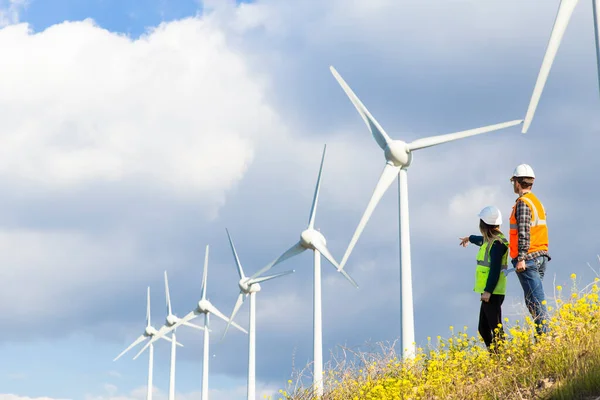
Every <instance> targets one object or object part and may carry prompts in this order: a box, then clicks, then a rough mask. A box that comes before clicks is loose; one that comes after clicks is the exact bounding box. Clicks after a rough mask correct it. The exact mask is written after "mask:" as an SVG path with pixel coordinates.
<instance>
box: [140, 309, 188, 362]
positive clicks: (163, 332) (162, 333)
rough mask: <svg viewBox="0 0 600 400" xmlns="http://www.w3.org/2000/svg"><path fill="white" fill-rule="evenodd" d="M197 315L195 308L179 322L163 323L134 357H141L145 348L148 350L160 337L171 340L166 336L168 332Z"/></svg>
mask: <svg viewBox="0 0 600 400" xmlns="http://www.w3.org/2000/svg"><path fill="white" fill-rule="evenodd" d="M195 317H196V311H195V310H194V311H192V312H190V313H189V314H188V315H186V316H185V317H183V318H182V319H180V320H179V321H177V323H176V324H175V325H173V326H171V327H167V326H165V325H163V326H162V327H161V328H160V329H159V330H158V332H157V333H156V334H154V335H152V337H151V338H150V340H149V341H148V343H146V345H145V346H144V348H143V349H142V350H140V352H139V353H138V354H137V355H136V356H135V357H134V358H133V359H134V360H135V359H136V358H137V357H139V355H140V354H142V353H143V352H144V350H146V349H147V348H148V347H149V346H150V345H151V344H152V343H154V342H156V341H157V340H159V339H165V340H167V341H170V340H171V339H170V338H168V337H166V336H165V335H166V334H167V333H169V332H171V331H174V330H175V329H177V328H178V327H179V326H181V325H183V324H184V323H185V322H189V321H190V320H192V319H194V318H195Z"/></svg>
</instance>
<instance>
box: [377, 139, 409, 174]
mask: <svg viewBox="0 0 600 400" xmlns="http://www.w3.org/2000/svg"><path fill="white" fill-rule="evenodd" d="M384 154H385V159H386V160H387V161H388V163H391V164H392V165H394V166H395V167H408V166H409V165H410V162H411V161H412V153H411V152H410V149H409V148H408V144H406V142H403V141H402V140H391V141H390V142H389V143H388V144H387V146H385V149H384Z"/></svg>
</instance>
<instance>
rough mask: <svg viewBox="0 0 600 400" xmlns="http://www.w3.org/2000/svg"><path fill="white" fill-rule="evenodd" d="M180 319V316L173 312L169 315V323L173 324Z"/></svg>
mask: <svg viewBox="0 0 600 400" xmlns="http://www.w3.org/2000/svg"><path fill="white" fill-rule="evenodd" d="M178 321H179V318H177V317H176V316H175V315H173V314H170V315H167V325H169V326H173V325H175V324H176V323H177V322H178Z"/></svg>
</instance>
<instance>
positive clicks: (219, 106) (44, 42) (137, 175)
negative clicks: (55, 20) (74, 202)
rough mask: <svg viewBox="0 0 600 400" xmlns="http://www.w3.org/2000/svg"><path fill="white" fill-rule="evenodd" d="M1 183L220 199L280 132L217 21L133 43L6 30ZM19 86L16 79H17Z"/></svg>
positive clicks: (2, 41)
mask: <svg viewBox="0 0 600 400" xmlns="http://www.w3.org/2000/svg"><path fill="white" fill-rule="evenodd" d="M0 46H1V47H2V48H3V62H2V64H1V65H0V76H2V77H5V78H4V79H0V110H2V111H0V121H2V122H1V125H0V126H1V128H2V134H1V135H0V178H3V179H22V180H26V181H28V182H30V183H31V184H32V185H37V186H50V187H63V188H68V187H73V186H75V185H80V184H82V183H89V182H97V181H105V182H113V183H114V182H140V181H141V182H144V183H146V184H149V185H159V186H160V187H163V188H164V190H167V191H175V192H178V193H180V194H185V195H189V194H194V195H198V194H199V193H202V196H204V197H207V198H213V201H219V200H221V197H222V195H223V192H224V191H226V190H227V189H228V188H230V187H231V186H232V185H233V184H235V183H236V182H237V181H239V180H240V179H241V177H242V176H243V174H244V171H245V170H246V168H247V167H248V164H249V163H250V162H251V161H252V158H253V152H254V150H253V149H254V146H255V143H256V141H257V140H259V139H260V138H261V137H264V136H266V135H268V134H269V133H270V132H273V131H275V130H281V129H282V127H281V126H280V124H279V122H278V121H277V116H276V115H275V114H274V112H273V110H272V109H271V107H270V106H269V105H268V103H267V102H266V100H265V98H264V95H263V88H262V85H261V80H260V78H259V77H256V76H251V75H250V74H249V72H248V71H247V70H246V67H245V63H244V59H243V57H241V56H240V55H238V54H236V53H235V52H234V51H232V50H230V49H229V48H228V44H227V40H226V38H225V36H224V35H223V33H222V32H221V31H220V30H219V29H218V28H217V27H215V26H213V25H212V24H211V22H210V19H208V20H201V19H193V18H190V19H185V20H181V21H177V22H172V23H169V24H163V25H161V26H159V27H157V28H156V29H155V30H154V31H152V32H150V33H149V34H148V35H147V36H144V37H142V38H139V39H137V40H131V39H129V38H127V37H125V36H121V35H118V34H114V33H111V32H108V31H106V30H104V29H101V28H99V27H97V26H95V25H94V23H93V22H92V21H91V20H86V21H82V22H68V23H67V22H65V23H62V24H59V25H54V26H51V27H50V28H48V29H46V30H45V31H43V32H40V33H35V34H34V33H31V32H29V31H28V26H27V25H26V24H20V25H13V26H9V27H6V28H4V29H3V30H2V31H0ZM7 77H10V79H7Z"/></svg>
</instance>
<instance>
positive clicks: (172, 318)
mask: <svg viewBox="0 0 600 400" xmlns="http://www.w3.org/2000/svg"><path fill="white" fill-rule="evenodd" d="M165 296H166V299H167V318H166V322H165V325H163V326H161V328H160V329H159V330H158V333H157V334H158V335H162V334H163V333H164V332H166V331H167V329H168V328H170V327H172V326H173V325H175V324H176V323H177V322H179V320H180V319H181V318H179V317H177V316H176V315H175V314H173V311H172V309H171V294H170V292H169V280H168V278H167V271H165ZM182 325H185V326H189V327H191V328H194V329H198V330H201V331H204V330H205V328H204V327H203V326H198V325H194V324H192V323H190V322H184V323H183V324H182ZM171 339H172V340H171V370H170V373H169V400H175V352H176V348H175V342H176V340H177V339H176V337H175V330H173V333H172V334H171ZM144 350H146V347H144V348H143V349H142V350H140V351H139V353H137V354H136V355H135V357H133V359H134V360H135V359H136V358H138V357H139V356H140V355H141V354H142V353H143V352H144Z"/></svg>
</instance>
